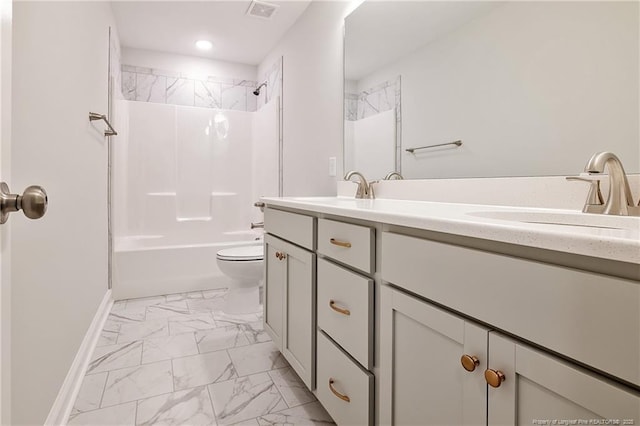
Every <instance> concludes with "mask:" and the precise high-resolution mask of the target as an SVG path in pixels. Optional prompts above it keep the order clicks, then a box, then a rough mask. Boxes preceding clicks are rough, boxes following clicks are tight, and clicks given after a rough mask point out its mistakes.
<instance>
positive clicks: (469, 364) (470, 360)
mask: <svg viewBox="0 0 640 426" xmlns="http://www.w3.org/2000/svg"><path fill="white" fill-rule="evenodd" d="M460 362H461V363H462V367H463V368H464V369H465V370H467V371H473V370H475V369H476V367H477V366H479V365H480V360H479V359H478V358H477V357H475V356H473V355H467V354H464V355H462V357H461V358H460Z"/></svg>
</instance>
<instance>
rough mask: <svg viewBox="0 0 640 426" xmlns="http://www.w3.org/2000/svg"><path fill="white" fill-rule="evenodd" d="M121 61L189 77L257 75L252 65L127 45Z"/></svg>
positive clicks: (246, 76)
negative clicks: (134, 47)
mask: <svg viewBox="0 0 640 426" xmlns="http://www.w3.org/2000/svg"><path fill="white" fill-rule="evenodd" d="M121 61H122V64H124V65H133V66H137V67H145V68H154V69H160V70H166V71H174V72H177V73H181V74H182V75H183V76H185V77H190V78H199V77H205V78H206V77H207V76H216V77H226V78H232V79H237V80H256V77H257V73H256V72H257V68H256V67H255V66H253V65H244V64H238V63H233V62H225V61H216V60H213V59H205V58H198V57H195V56H186V55H176V54H173V53H164V52H155V51H152V50H144V49H133V48H129V47H123V48H122V59H121Z"/></svg>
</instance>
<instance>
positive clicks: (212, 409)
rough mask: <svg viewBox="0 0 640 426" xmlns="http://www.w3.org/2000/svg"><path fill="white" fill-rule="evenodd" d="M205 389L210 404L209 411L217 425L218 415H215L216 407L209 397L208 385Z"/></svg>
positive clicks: (210, 396)
mask: <svg viewBox="0 0 640 426" xmlns="http://www.w3.org/2000/svg"><path fill="white" fill-rule="evenodd" d="M212 384H213V383H212ZM205 388H206V389H207V394H208V395H209V403H210V404H211V411H212V412H213V420H214V421H215V422H216V424H218V415H217V414H216V407H215V405H214V404H213V396H212V395H211V389H209V385H205Z"/></svg>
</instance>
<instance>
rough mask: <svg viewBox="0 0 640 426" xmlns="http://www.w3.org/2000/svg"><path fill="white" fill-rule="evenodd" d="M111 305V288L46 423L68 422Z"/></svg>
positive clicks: (63, 423) (88, 331) (59, 423)
mask: <svg viewBox="0 0 640 426" xmlns="http://www.w3.org/2000/svg"><path fill="white" fill-rule="evenodd" d="M111 306H113V299H112V297H111V290H107V292H106V293H105V295H104V297H103V299H102V302H100V306H98V310H97V312H96V314H95V316H94V317H93V321H91V325H90V326H89V329H88V330H87V334H85V336H84V339H83V340H82V343H81V344H80V349H78V353H77V354H76V357H75V359H74V360H73V363H72V364H71V367H70V368H69V372H68V373H67V377H65V379H64V382H63V383H62V386H61V387H60V391H59V392H58V396H57V397H56V400H55V401H54V403H53V406H51V410H50V411H49V415H48V416H47V420H46V421H45V422H44V424H45V425H51V426H53V425H56V426H58V425H66V424H67V421H68V419H69V415H70V414H71V410H72V409H73V404H74V403H75V401H76V398H77V396H78V392H79V391H80V386H81V385H82V380H83V379H84V376H85V374H86V372H87V367H88V366H89V361H90V360H91V354H92V353H93V350H94V349H95V347H96V345H97V344H98V339H99V338H100V333H101V332H102V329H103V328H104V324H105V322H106V321H107V317H108V316H109V312H110V311H111Z"/></svg>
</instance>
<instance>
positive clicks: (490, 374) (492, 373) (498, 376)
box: [484, 368, 505, 388]
mask: <svg viewBox="0 0 640 426" xmlns="http://www.w3.org/2000/svg"><path fill="white" fill-rule="evenodd" d="M484 379H485V380H486V381H487V383H488V384H489V386H491V387H494V388H499V387H500V385H501V384H502V382H504V381H505V377H504V373H503V372H502V371H500V370H492V369H490V368H488V369H487V370H485V372H484Z"/></svg>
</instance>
